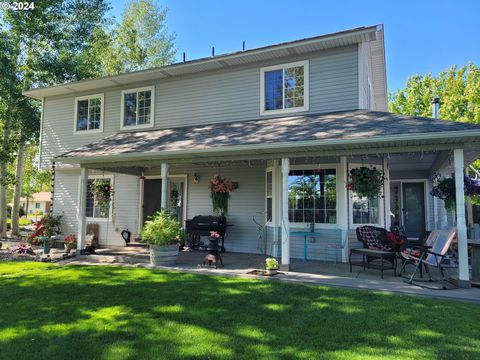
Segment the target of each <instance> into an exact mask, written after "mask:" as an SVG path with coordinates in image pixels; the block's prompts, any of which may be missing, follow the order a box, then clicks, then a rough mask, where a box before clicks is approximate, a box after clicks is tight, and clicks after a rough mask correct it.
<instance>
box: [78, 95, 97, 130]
mask: <svg viewBox="0 0 480 360" xmlns="http://www.w3.org/2000/svg"><path fill="white" fill-rule="evenodd" d="M102 128H103V94H97V95H89V96H82V97H77V98H75V132H77V133H80V132H92V131H102Z"/></svg>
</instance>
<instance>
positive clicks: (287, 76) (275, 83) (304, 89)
mask: <svg viewBox="0 0 480 360" xmlns="http://www.w3.org/2000/svg"><path fill="white" fill-rule="evenodd" d="M260 103H261V104H260V106H261V108H260V113H261V114H272V113H284V112H294V111H306V110H308V61H300V62H296V63H290V64H285V65H278V66H269V67H265V68H262V69H261V101H260Z"/></svg>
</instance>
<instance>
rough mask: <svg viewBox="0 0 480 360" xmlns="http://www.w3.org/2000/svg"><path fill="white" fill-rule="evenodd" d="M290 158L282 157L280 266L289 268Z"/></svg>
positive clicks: (283, 268) (284, 268)
mask: <svg viewBox="0 0 480 360" xmlns="http://www.w3.org/2000/svg"><path fill="white" fill-rule="evenodd" d="M289 172H290V159H282V220H281V228H282V260H281V265H280V268H281V269H282V270H286V271H288V270H290V223H289V221H288V173H289Z"/></svg>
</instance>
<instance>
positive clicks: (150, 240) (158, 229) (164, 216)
mask: <svg viewBox="0 0 480 360" xmlns="http://www.w3.org/2000/svg"><path fill="white" fill-rule="evenodd" d="M140 235H141V237H142V240H143V242H145V243H147V244H151V245H174V244H178V243H180V242H181V241H182V240H183V238H184V233H183V229H182V227H181V225H180V222H179V221H178V220H177V219H175V218H174V217H173V216H172V215H171V214H170V213H169V212H168V211H158V212H156V213H155V214H154V215H153V216H152V217H151V218H150V220H148V221H146V222H145V225H144V226H143V229H142V231H141V233H140Z"/></svg>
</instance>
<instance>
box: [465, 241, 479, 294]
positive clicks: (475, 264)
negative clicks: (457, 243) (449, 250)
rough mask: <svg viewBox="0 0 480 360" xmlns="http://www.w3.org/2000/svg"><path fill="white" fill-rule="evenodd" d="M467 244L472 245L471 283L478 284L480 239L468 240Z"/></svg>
mask: <svg viewBox="0 0 480 360" xmlns="http://www.w3.org/2000/svg"><path fill="white" fill-rule="evenodd" d="M467 243H468V246H471V247H472V257H471V262H470V265H471V266H472V284H475V285H477V286H480V240H471V239H470V240H468V242H467Z"/></svg>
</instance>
